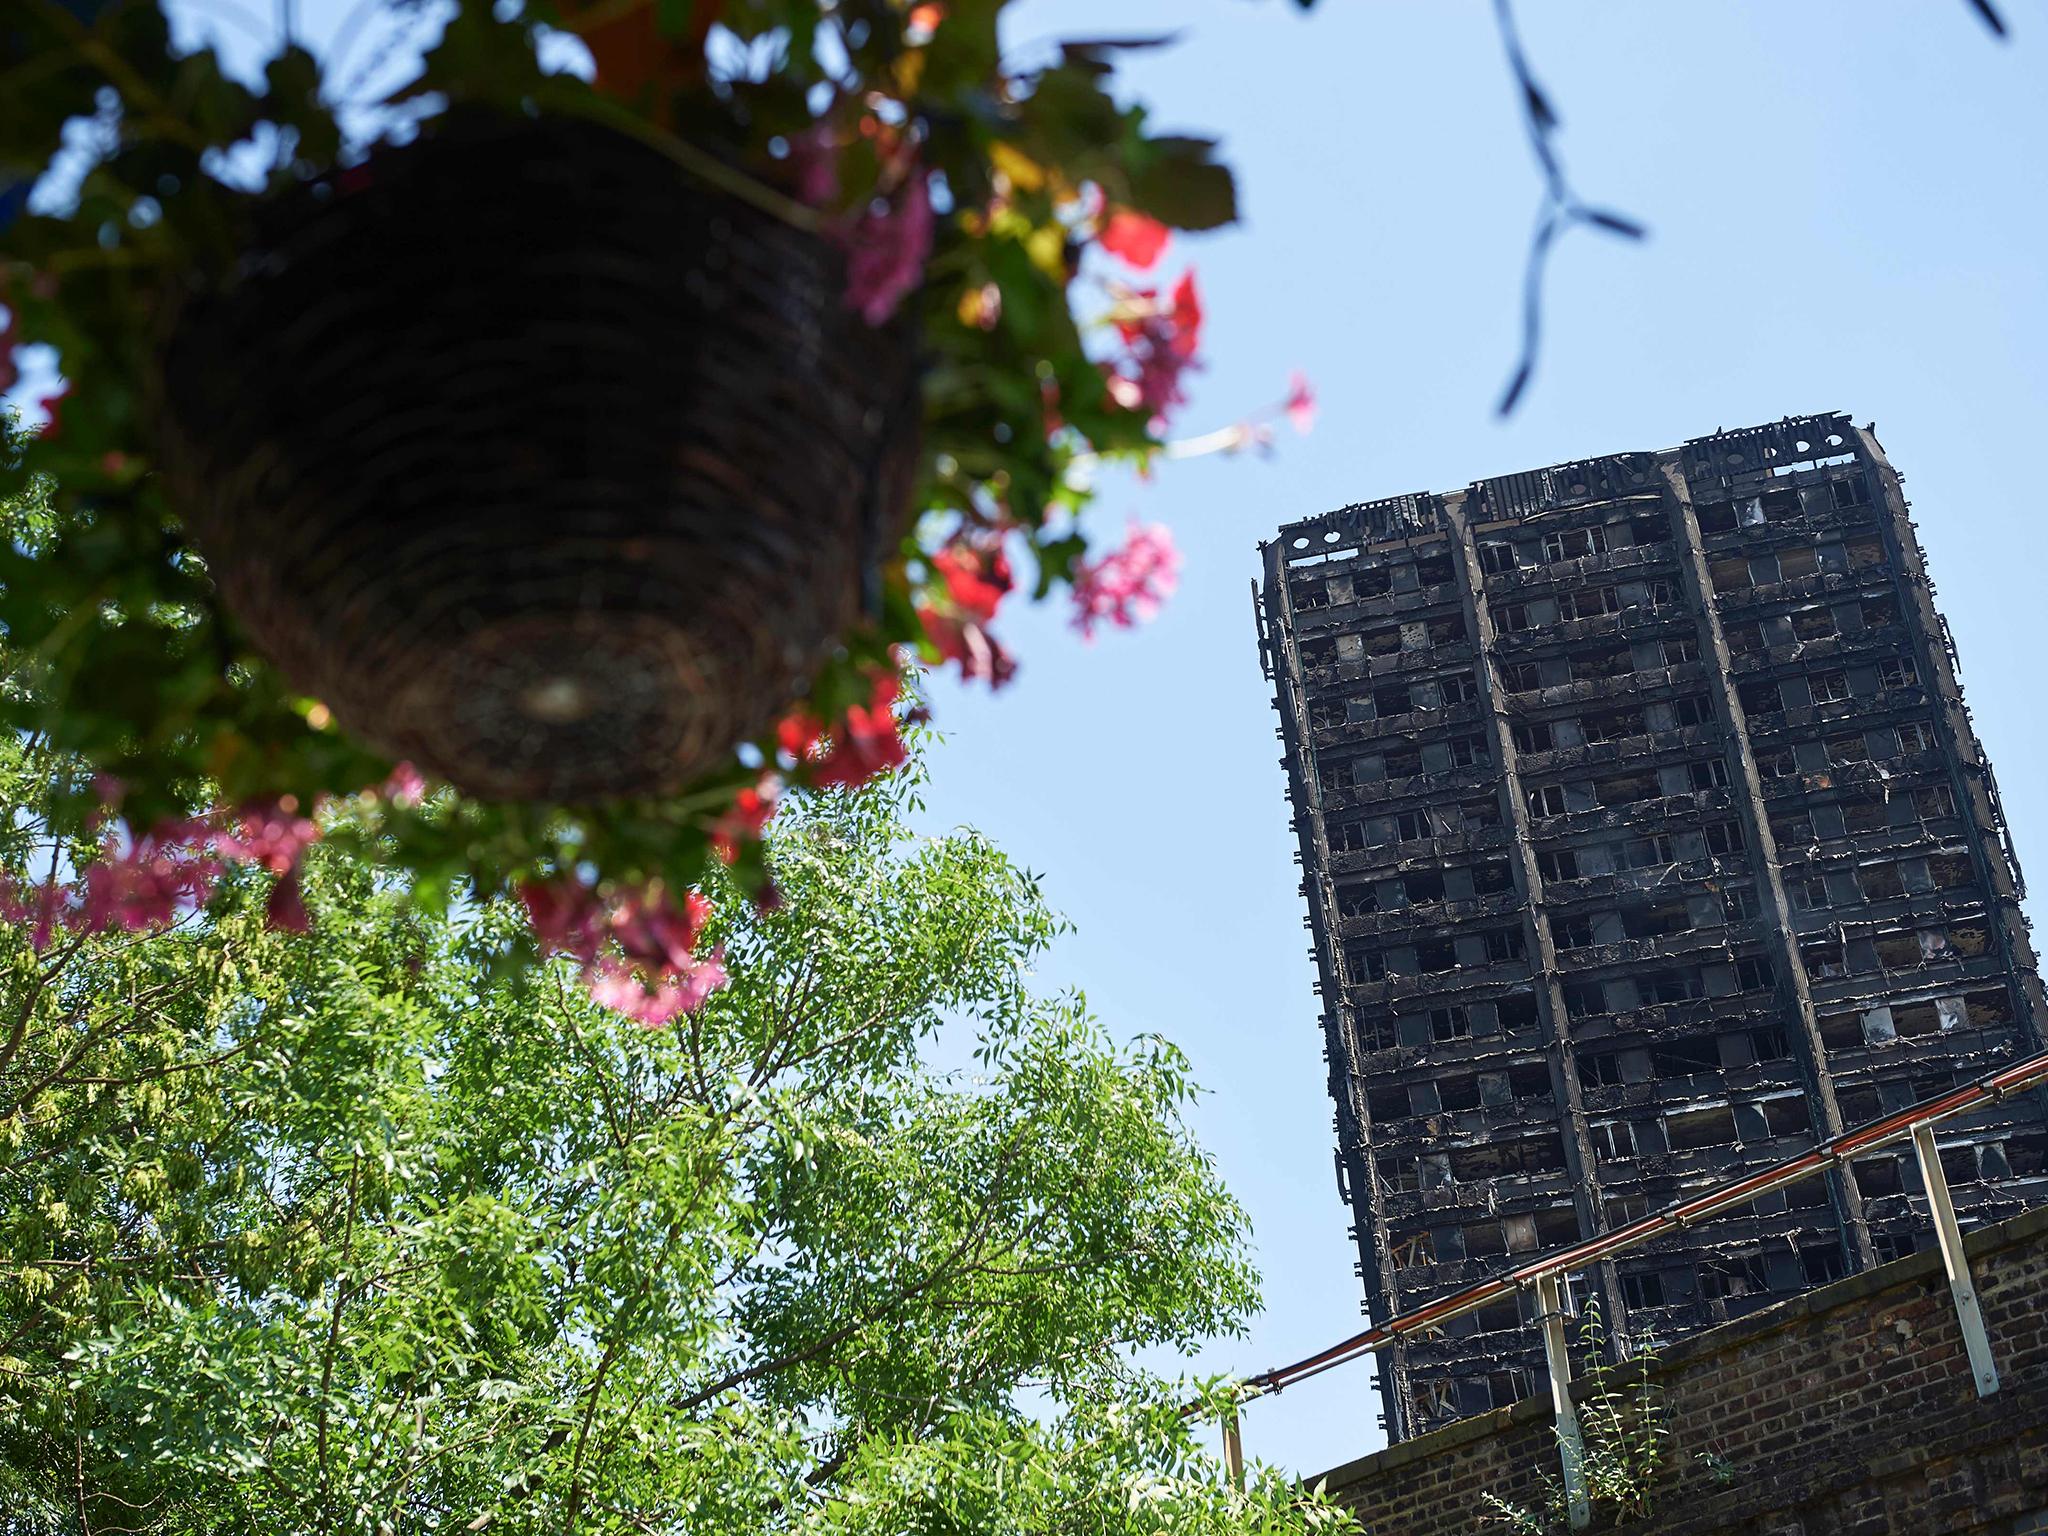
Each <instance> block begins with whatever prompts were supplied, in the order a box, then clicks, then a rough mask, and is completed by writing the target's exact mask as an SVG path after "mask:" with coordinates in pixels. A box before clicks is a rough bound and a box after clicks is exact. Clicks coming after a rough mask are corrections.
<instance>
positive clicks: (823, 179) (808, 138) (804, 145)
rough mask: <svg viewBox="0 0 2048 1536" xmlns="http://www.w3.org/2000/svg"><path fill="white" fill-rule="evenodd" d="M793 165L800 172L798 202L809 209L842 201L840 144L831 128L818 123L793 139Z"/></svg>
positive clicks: (824, 206)
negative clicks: (840, 196) (840, 194)
mask: <svg viewBox="0 0 2048 1536" xmlns="http://www.w3.org/2000/svg"><path fill="white" fill-rule="evenodd" d="M789 164H790V169H791V170H793V171H795V172H796V200H797V201H798V202H800V203H802V204H803V205H804V206H805V207H806V208H828V207H830V206H831V205H832V204H834V203H836V202H838V201H839V140H838V139H837V138H836V137H835V136H834V135H833V132H832V130H831V129H830V128H828V127H826V126H825V125H824V124H823V123H816V124H813V125H812V126H811V127H809V128H806V129H805V130H804V131H803V132H802V133H799V134H793V135H791V137H790V141H789Z"/></svg>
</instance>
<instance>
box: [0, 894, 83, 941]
mask: <svg viewBox="0 0 2048 1536" xmlns="http://www.w3.org/2000/svg"><path fill="white" fill-rule="evenodd" d="M81 905H82V896H81V893H80V891H79V889H78V887H76V886H73V885H67V884H65V883H64V882H62V881H60V880H57V879H54V878H52V879H49V880H45V881H43V883H42V884H40V885H38V886H36V887H35V889H34V891H33V892H32V893H31V894H30V895H29V896H27V897H24V896H23V895H22V894H21V890H20V888H19V887H18V886H17V885H16V884H15V883H14V882H13V881H12V880H11V879H7V878H6V877H4V876H0V922H5V923H11V924H13V925H14V926H16V927H20V926H21V925H22V924H24V923H26V924H28V925H29V937H28V943H29V948H30V949H32V950H34V951H35V953H37V954H39V955H40V954H41V953H42V952H43V951H44V950H46V949H48V948H49V947H50V940H51V939H52V938H53V937H55V935H56V932H57V928H58V925H59V924H60V923H61V924H63V925H64V926H67V927H68V926H70V925H71V923H72V922H73V921H75V919H76V917H77V915H78V912H79V909H80V907H81Z"/></svg>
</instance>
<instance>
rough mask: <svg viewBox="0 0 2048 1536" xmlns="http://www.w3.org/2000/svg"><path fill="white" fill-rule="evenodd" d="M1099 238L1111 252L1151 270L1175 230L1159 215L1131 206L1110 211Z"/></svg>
mask: <svg viewBox="0 0 2048 1536" xmlns="http://www.w3.org/2000/svg"><path fill="white" fill-rule="evenodd" d="M1096 238H1097V243H1098V244H1099V245H1101V247H1102V248H1103V249H1104V250H1105V251H1107V252H1109V254H1110V255H1112V256H1115V257H1118V258H1120V259H1121V260H1123V261H1125V262H1128V263H1129V264H1130V265H1131V266H1134V267H1136V268H1137V269H1138V270H1139V271H1140V272H1148V271H1150V270H1151V269H1152V267H1153V266H1154V265H1155V264H1156V263H1157V262H1158V260H1159V257H1160V255H1161V253H1163V252H1164V251H1165V250H1166V243H1167V241H1169V240H1171V239H1172V238H1173V231H1172V230H1170V229H1168V228H1167V227H1166V226H1165V225H1164V224H1162V223H1160V222H1159V221H1158V220H1157V219H1155V218H1151V217H1149V216H1147V215H1145V214H1142V213H1136V212H1133V211H1132V210H1131V209H1129V208H1119V209H1117V210H1116V211H1115V212H1113V213H1112V214H1110V216H1109V219H1108V221H1107V222H1106V223H1105V224H1104V225H1103V226H1102V233H1101V234H1100V235H1099V236H1097V237H1096Z"/></svg>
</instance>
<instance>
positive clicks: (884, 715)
mask: <svg viewBox="0 0 2048 1536" xmlns="http://www.w3.org/2000/svg"><path fill="white" fill-rule="evenodd" d="M902 688H903V685H902V683H900V682H899V681H898V680H897V677H896V674H895V673H893V672H877V673H876V674H875V691H874V695H873V697H872V698H871V699H870V700H869V702H868V703H866V704H864V705H863V704H856V705H854V706H853V708H851V709H849V710H848V711H847V712H846V718H845V719H844V720H842V721H840V722H839V724H838V725H837V726H836V727H834V728H833V730H832V732H831V734H830V735H829V736H828V737H826V738H825V742H826V750H825V755H824V756H823V757H821V758H817V759H815V760H814V761H813V762H812V765H811V782H812V783H814V784H841V785H846V786H848V787H851V786H853V785H855V784H865V783H866V782H867V781H868V780H869V779H871V778H873V777H874V776H875V775H876V774H878V773H883V772H886V771H887V770H888V769H891V768H899V767H901V766H902V765H903V763H904V762H905V761H906V760H907V759H908V756H909V754H908V753H906V752H905V751H904V750H903V738H902V737H901V736H900V735H898V734H897V732H898V730H899V729H900V726H899V723H898V721H897V719H896V696H897V695H898V694H899V693H900V692H902Z"/></svg>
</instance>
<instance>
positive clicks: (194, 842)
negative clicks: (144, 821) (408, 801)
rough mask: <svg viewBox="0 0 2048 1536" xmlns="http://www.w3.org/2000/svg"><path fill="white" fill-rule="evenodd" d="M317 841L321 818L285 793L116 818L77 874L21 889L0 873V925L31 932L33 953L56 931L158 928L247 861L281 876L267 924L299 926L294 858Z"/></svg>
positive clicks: (301, 911)
mask: <svg viewBox="0 0 2048 1536" xmlns="http://www.w3.org/2000/svg"><path fill="white" fill-rule="evenodd" d="M319 837H320V828H319V826H318V824H317V823H315V822H314V821H312V820H311V819H310V818H308V817H306V816H302V815H300V814H299V810H298V806H297V803H296V802H293V801H290V800H289V799H288V798H287V799H279V800H271V801H265V802H259V803H255V804H250V805H245V806H242V807H241V808H240V809H239V810H238V811H235V812H216V813H215V814H213V815H210V816H204V817H186V818H182V819H177V820H169V821H163V822H159V823H158V824H157V825H155V826H154V827H151V828H150V829H149V830H148V831H147V832H142V833H135V832H132V831H129V830H128V829H126V828H125V827H124V826H121V825H120V824H118V823H115V824H113V825H112V826H110V828H109V830H108V831H107V833H106V835H105V837H104V838H103V840H102V842H101V845H100V850H99V854H98V857H96V858H95V859H93V860H92V861H91V862H89V863H88V864H86V865H85V867H84V869H83V870H81V871H79V872H78V874H77V876H76V878H74V879H70V880H66V879H62V878H60V877H59V875H58V873H57V872H56V870H54V869H53V870H52V872H51V874H50V875H49V877H48V878H46V879H45V880H43V881H42V882H41V883H40V884H38V885H35V886H33V887H30V888H27V889H24V888H23V887H22V886H21V885H20V884H19V883H18V882H15V881H12V880H4V879H0V921H6V922H9V923H13V924H16V925H18V926H23V927H26V928H28V930H29V942H30V945H31V946H32V947H33V948H34V949H35V950H36V951H37V952H38V953H40V952H42V951H43V950H44V949H46V948H48V947H49V944H50V942H51V940H52V939H53V938H54V937H55V936H56V934H57V932H58V930H59V929H65V930H68V931H70V932H73V933H100V932H104V931H106V930H107V929H110V928H123V929H127V930H130V931H132V932H140V931H144V930H148V929H154V928H162V927H165V926H168V925H169V924H171V923H173V922H175V921H177V919H178V918H179V917H181V916H183V915H184V914H186V913H188V912H192V911H196V910H197V909H198V908H200V907H203V906H205V905H206V903H207V901H208V900H209V899H210V898H211V897H212V895H213V891H214V887H215V886H216V885H217V884H219V882H220V878H221V876H222V875H223V874H224V873H225V872H226V869H227V866H228V865H230V864H253V865H256V866H258V867H260V868H262V869H264V870H267V871H268V872H269V873H270V874H272V875H275V876H276V877H277V880H276V883H275V884H274V885H273V886H272V887H271V889H270V904H269V917H270V921H271V923H272V924H273V925H274V926H276V927H279V928H285V929H289V930H292V931H294V932H303V931H304V930H305V927H306V906H305V899H304V895H303V893H302V891H301V889H300V885H299V864H300V860H301V859H302V858H303V857H304V855H305V852H306V850H307V849H308V848H309V847H311V846H312V845H313V844H314V843H315V842H316V841H318V840H319Z"/></svg>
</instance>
